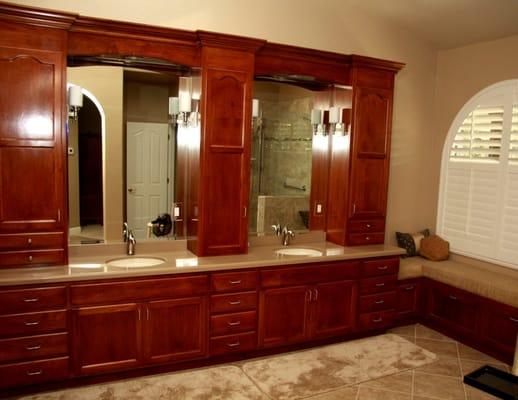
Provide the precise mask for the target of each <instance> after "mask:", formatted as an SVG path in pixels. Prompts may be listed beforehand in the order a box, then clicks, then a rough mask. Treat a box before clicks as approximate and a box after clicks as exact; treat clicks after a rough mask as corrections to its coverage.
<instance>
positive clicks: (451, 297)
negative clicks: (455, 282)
mask: <svg viewBox="0 0 518 400" xmlns="http://www.w3.org/2000/svg"><path fill="white" fill-rule="evenodd" d="M448 298H449V299H450V300H458V298H457V297H455V296H454V295H452V294H450V295H449V296H448Z"/></svg>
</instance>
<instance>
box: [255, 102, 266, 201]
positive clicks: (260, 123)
mask: <svg viewBox="0 0 518 400" xmlns="http://www.w3.org/2000/svg"><path fill="white" fill-rule="evenodd" d="M255 121H256V122H255V123H256V129H257V135H258V137H259V154H258V159H259V160H258V165H259V167H258V168H259V171H258V175H259V177H258V182H257V193H259V194H260V193H261V187H262V180H263V172H264V131H263V112H262V111H261V112H260V113H259V117H258V118H256V120H255Z"/></svg>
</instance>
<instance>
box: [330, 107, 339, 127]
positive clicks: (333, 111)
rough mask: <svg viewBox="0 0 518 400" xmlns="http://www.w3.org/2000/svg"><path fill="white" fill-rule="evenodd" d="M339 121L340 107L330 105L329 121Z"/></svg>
mask: <svg viewBox="0 0 518 400" xmlns="http://www.w3.org/2000/svg"><path fill="white" fill-rule="evenodd" d="M339 122H340V109H339V108H338V107H331V108H330V109H329V123H330V124H337V123H339Z"/></svg>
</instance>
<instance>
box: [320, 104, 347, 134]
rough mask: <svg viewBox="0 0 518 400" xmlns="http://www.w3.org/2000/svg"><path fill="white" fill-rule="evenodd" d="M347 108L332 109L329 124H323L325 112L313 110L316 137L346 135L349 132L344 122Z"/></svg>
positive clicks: (329, 113) (330, 109)
mask: <svg viewBox="0 0 518 400" xmlns="http://www.w3.org/2000/svg"><path fill="white" fill-rule="evenodd" d="M345 110H346V109H345V108H340V107H331V108H329V111H328V124H325V123H323V121H322V113H323V112H324V111H323V110H319V109H313V110H311V125H312V126H313V134H314V135H322V136H326V135H327V134H328V133H329V134H331V135H342V136H344V135H346V134H347V133H348V132H349V131H348V124H347V123H346V122H345V121H342V119H343V114H344V111H345Z"/></svg>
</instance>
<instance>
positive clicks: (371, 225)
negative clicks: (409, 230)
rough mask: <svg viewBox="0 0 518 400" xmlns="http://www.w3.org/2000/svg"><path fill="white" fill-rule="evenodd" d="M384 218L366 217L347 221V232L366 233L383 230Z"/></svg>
mask: <svg viewBox="0 0 518 400" xmlns="http://www.w3.org/2000/svg"><path fill="white" fill-rule="evenodd" d="M384 231H385V220H384V219H366V220H361V221H349V232H351V233H367V232H384Z"/></svg>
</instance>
